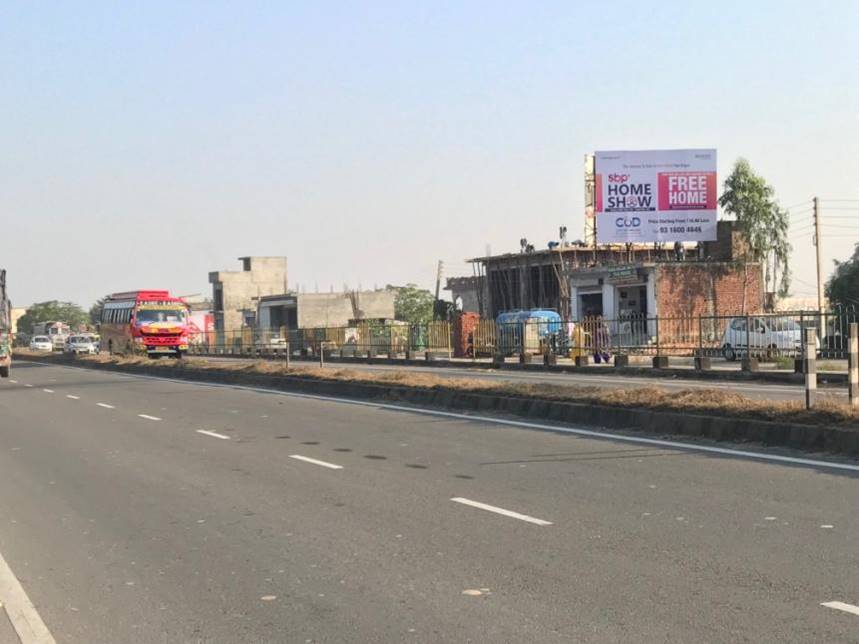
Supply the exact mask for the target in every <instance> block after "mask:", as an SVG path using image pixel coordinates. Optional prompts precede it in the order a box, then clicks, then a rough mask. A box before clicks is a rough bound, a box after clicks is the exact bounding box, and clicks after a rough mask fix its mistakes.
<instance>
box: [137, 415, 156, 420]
mask: <svg viewBox="0 0 859 644" xmlns="http://www.w3.org/2000/svg"><path fill="white" fill-rule="evenodd" d="M137 417H138V418H143V419H144V420H161V419H160V418H158V416H150V415H149V414H137Z"/></svg>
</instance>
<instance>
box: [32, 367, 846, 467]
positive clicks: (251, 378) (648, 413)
mask: <svg viewBox="0 0 859 644" xmlns="http://www.w3.org/2000/svg"><path fill="white" fill-rule="evenodd" d="M19 359H22V360H33V361H36V362H38V361H39V358H36V357H30V356H20V358H19ZM50 362H51V363H55V364H61V365H62V364H74V365H75V366H78V367H84V368H90V369H102V370H106V371H115V372H120V373H131V374H140V375H154V376H161V377H166V378H173V379H177V380H187V381H191V382H201V383H206V382H210V383H217V384H235V385H249V386H257V387H264V388H269V389H276V390H281V391H286V392H296V393H308V394H318V395H326V396H334V397H343V398H357V399H371V400H385V401H399V402H406V403H409V404H413V405H416V406H421V407H440V408H444V409H459V410H466V411H480V412H495V413H503V414H510V415H513V416H518V417H524V418H530V419H545V420H554V421H557V422H565V423H575V424H576V425H586V426H592V427H600V428H608V429H617V430H623V431H640V432H645V433H648V434H655V435H659V436H664V435H678V436H689V437H697V438H706V439H710V440H717V441H735V442H757V443H762V444H764V445H767V446H773V447H789V448H794V449H801V450H805V451H814V452H831V453H836V454H844V455H849V456H859V430H856V429H851V428H842V427H831V426H823V425H821V426H814V425H801V424H790V423H784V422H772V421H767V420H758V419H752V418H749V419H746V418H736V417H726V416H712V415H705V414H700V413H687V412H681V411H669V410H658V409H641V408H635V407H612V406H608V405H600V404H589V403H577V402H569V401H557V400H549V399H541V398H529V397H518V396H502V395H498V394H485V393H476V392H467V391H457V390H453V389H444V388H440V387H419V386H415V387H411V386H404V385H387V384H375V383H359V382H347V381H338V380H334V379H320V378H307V377H303V376H292V375H279V374H258V373H247V372H239V371H235V370H230V369H218V368H217V367H208V368H206V369H195V368H193V367H188V366H173V367H168V366H161V365H157V364H152V365H148V364H143V365H141V364H125V365H120V364H110V363H97V362H86V361H75V360H73V359H67V358H61V359H52V360H51V361H50Z"/></svg>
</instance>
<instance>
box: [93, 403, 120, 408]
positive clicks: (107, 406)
mask: <svg viewBox="0 0 859 644" xmlns="http://www.w3.org/2000/svg"><path fill="white" fill-rule="evenodd" d="M96 405H98V406H99V407H104V408H105V409H116V407H114V406H113V405H108V404H107V403H96Z"/></svg>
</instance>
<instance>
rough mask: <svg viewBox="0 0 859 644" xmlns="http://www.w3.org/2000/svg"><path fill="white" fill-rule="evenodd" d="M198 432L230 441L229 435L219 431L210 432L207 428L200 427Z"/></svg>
mask: <svg viewBox="0 0 859 644" xmlns="http://www.w3.org/2000/svg"><path fill="white" fill-rule="evenodd" d="M197 433H198V434H205V435H206V436H211V437H212V438H220V439H222V440H225V441H228V440H230V437H229V436H224V435H223V434H219V433H218V432H210V431H209V430H207V429H198V430H197Z"/></svg>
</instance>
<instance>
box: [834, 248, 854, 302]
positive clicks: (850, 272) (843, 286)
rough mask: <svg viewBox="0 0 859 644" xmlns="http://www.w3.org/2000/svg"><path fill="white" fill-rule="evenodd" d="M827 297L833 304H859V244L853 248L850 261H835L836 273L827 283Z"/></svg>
mask: <svg viewBox="0 0 859 644" xmlns="http://www.w3.org/2000/svg"><path fill="white" fill-rule="evenodd" d="M826 297H828V298H829V302H830V303H831V304H840V305H842V306H847V305H851V304H852V305H856V304H859V244H856V246H855V247H854V248H853V256H852V257H850V259H848V260H846V261H844V262H839V261H838V260H835V271H833V273H832V275H831V276H830V278H829V280H828V281H827V282H826Z"/></svg>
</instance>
